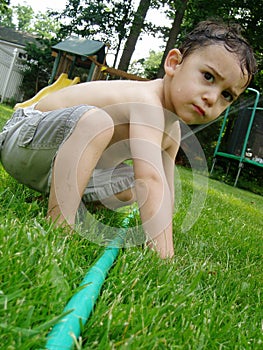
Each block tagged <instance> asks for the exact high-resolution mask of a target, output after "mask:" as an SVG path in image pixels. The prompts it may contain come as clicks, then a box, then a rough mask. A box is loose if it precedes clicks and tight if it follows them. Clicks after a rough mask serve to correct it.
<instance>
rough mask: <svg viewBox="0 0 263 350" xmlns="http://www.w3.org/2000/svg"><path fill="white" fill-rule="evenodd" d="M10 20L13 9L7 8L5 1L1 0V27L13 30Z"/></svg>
mask: <svg viewBox="0 0 263 350" xmlns="http://www.w3.org/2000/svg"><path fill="white" fill-rule="evenodd" d="M8 3H9V1H8ZM12 18H13V9H12V8H11V7H8V6H7V1H4V0H1V3H0V24H1V26H4V27H8V28H15V24H14V23H13V22H12Z"/></svg>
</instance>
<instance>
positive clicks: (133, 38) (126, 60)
mask: <svg viewBox="0 0 263 350" xmlns="http://www.w3.org/2000/svg"><path fill="white" fill-rule="evenodd" d="M150 3H151V1H150V0H141V1H140V4H139V6H138V9H137V12H136V14H135V16H134V20H133V23H132V27H131V31H130V34H129V36H128V38H127V41H126V43H125V46H124V50H123V53H122V56H121V59H120V63H119V66H118V69H121V70H124V71H127V70H128V67H129V64H130V60H131V57H132V54H133V52H134V50H135V46H136V43H137V40H138V38H139V35H140V33H141V29H142V27H143V23H144V20H145V17H146V14H147V11H148V9H149V7H150Z"/></svg>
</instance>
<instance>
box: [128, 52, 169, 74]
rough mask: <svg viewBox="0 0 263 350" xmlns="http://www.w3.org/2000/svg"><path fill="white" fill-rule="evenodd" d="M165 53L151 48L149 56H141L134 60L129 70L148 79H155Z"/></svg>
mask: <svg viewBox="0 0 263 350" xmlns="http://www.w3.org/2000/svg"><path fill="white" fill-rule="evenodd" d="M162 56H163V53H162V52H161V51H160V52H155V51H153V50H150V53H149V56H148V57H147V58H141V59H139V60H137V61H134V62H132V64H131V67H130V69H129V72H130V73H132V74H136V75H139V76H142V77H145V78H147V79H155V78H156V77H157V73H158V70H159V67H160V62H161V60H162Z"/></svg>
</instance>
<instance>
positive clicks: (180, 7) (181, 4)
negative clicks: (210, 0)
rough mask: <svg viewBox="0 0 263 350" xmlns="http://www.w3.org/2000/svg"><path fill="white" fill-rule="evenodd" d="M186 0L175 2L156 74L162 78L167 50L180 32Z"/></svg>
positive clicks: (172, 46) (171, 47) (171, 46)
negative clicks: (168, 31)
mask: <svg viewBox="0 0 263 350" xmlns="http://www.w3.org/2000/svg"><path fill="white" fill-rule="evenodd" d="M187 3H188V0H180V1H177V2H176V3H175V6H176V14H175V17H174V21H173V24H172V28H171V30H170V33H169V37H168V40H167V44H166V47H165V50H164V54H163V57H162V61H161V65H160V68H159V71H158V74H157V77H158V78H162V77H163V75H164V62H165V58H166V56H167V55H168V52H169V51H170V50H171V49H173V48H174V46H175V43H176V41H177V37H178V34H179V32H180V28H181V24H182V21H183V18H184V13H185V10H186V7H187Z"/></svg>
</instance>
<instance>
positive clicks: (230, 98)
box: [222, 91, 234, 102]
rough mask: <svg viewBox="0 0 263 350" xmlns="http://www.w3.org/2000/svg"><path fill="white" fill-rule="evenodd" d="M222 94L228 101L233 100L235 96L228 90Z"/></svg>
mask: <svg viewBox="0 0 263 350" xmlns="http://www.w3.org/2000/svg"><path fill="white" fill-rule="evenodd" d="M222 95H223V97H224V99H225V100H227V102H232V101H233V100H234V98H233V96H232V95H231V94H230V92H228V91H223V92H222Z"/></svg>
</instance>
